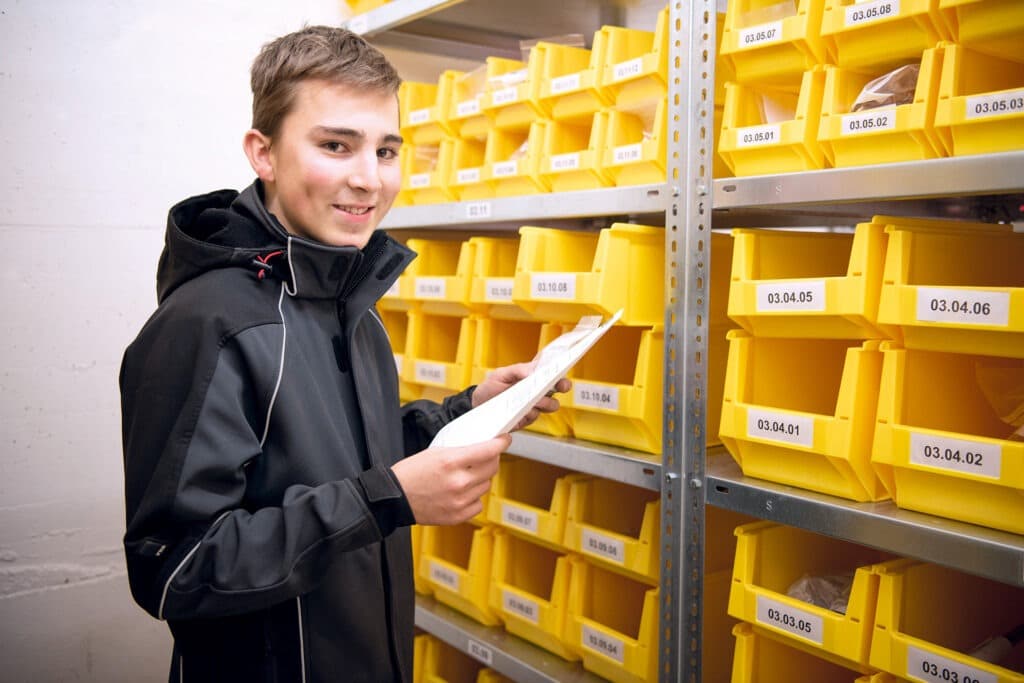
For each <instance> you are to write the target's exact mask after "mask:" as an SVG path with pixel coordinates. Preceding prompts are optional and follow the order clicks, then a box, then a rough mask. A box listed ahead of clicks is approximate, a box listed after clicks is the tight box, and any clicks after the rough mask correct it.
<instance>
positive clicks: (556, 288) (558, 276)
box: [530, 273, 576, 299]
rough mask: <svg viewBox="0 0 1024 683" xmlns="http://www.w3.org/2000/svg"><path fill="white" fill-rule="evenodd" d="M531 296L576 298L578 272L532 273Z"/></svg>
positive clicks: (538, 297)
mask: <svg viewBox="0 0 1024 683" xmlns="http://www.w3.org/2000/svg"><path fill="white" fill-rule="evenodd" d="M530 297H531V298H534V299H575V298H576V273H531V274H530Z"/></svg>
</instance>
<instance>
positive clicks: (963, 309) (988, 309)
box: [917, 287, 1010, 327]
mask: <svg viewBox="0 0 1024 683" xmlns="http://www.w3.org/2000/svg"><path fill="white" fill-rule="evenodd" d="M917 319H918V320H919V321H921V322H929V323H957V324H960V325H998V326H1000V327H1006V326H1007V325H1009V324H1010V294H1009V292H987V291H984V290H977V289H941V288H937V287H919V288H918V290H917Z"/></svg>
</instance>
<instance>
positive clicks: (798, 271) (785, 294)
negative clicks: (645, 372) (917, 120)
mask: <svg viewBox="0 0 1024 683" xmlns="http://www.w3.org/2000/svg"><path fill="white" fill-rule="evenodd" d="M733 237H734V247H733V260H732V274H731V282H730V285H729V304H728V314H729V318H730V319H731V320H733V321H734V322H736V323H737V324H739V325H740V326H742V327H743V329H744V330H746V331H747V332H750V333H751V334H754V335H756V336H759V337H790V338H793V337H807V338H831V339H882V338H889V339H893V340H895V341H900V342H902V343H903V344H904V345H905V346H906V347H907V348H912V349H924V350H935V351H946V352H957V353H973V354H982V355H991V356H1007V357H1017V358H1022V357H1024V268H1021V267H1020V264H1021V263H1022V262H1024V234H1021V233H1016V232H1014V231H1013V229H1012V227H1011V226H1008V225H993V224H986V223H968V222H964V221H944V220H934V219H916V218H905V217H893V216H874V217H873V218H872V219H871V220H869V221H865V222H863V223H860V224H858V225H857V226H856V228H855V230H854V231H853V233H825V232H816V231H800V230H767V229H746V228H740V229H735V230H733Z"/></svg>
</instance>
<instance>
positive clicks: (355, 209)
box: [334, 204, 373, 216]
mask: <svg viewBox="0 0 1024 683" xmlns="http://www.w3.org/2000/svg"><path fill="white" fill-rule="evenodd" d="M334 208H336V209H340V210H342V211H344V212H345V213H350V214H352V215H353V216H362V215H363V214H367V213H369V212H370V211H371V210H372V209H373V207H372V206H342V205H341V204H335V205H334Z"/></svg>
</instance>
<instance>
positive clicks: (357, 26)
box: [348, 14, 370, 35]
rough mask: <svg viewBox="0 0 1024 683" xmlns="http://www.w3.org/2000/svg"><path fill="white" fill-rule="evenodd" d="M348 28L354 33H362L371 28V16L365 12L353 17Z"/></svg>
mask: <svg viewBox="0 0 1024 683" xmlns="http://www.w3.org/2000/svg"><path fill="white" fill-rule="evenodd" d="M348 30H349V31H352V33H358V34H360V35H362V34H363V33H366V32H367V31H369V30H370V18H369V17H367V16H366V15H365V14H360V15H359V16H357V17H353V18H352V21H350V22H348Z"/></svg>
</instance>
